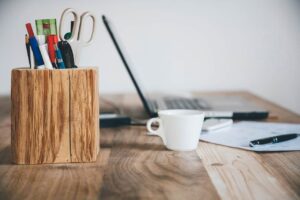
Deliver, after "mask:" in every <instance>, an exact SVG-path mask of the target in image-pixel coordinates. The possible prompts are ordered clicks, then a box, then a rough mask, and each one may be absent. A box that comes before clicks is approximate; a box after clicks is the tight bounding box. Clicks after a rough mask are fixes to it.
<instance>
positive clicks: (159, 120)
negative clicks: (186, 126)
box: [147, 117, 166, 145]
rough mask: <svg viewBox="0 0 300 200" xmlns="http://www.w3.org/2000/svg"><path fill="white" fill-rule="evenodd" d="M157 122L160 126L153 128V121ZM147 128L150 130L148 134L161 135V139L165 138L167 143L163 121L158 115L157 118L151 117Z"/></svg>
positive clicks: (164, 141)
mask: <svg viewBox="0 0 300 200" xmlns="http://www.w3.org/2000/svg"><path fill="white" fill-rule="evenodd" d="M155 122H157V123H158V128H157V130H153V129H152V127H151V125H152V124H153V123H155ZM147 130H148V133H147V134H148V135H157V136H159V137H161V139H162V140H163V143H164V144H165V145H166V140H165V136H164V134H163V132H162V131H161V130H162V123H161V119H159V118H158V117H156V118H151V119H149V120H148V121H147Z"/></svg>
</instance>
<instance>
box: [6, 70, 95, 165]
mask: <svg viewBox="0 0 300 200" xmlns="http://www.w3.org/2000/svg"><path fill="white" fill-rule="evenodd" d="M73 79H74V80H73ZM71 83H73V84H71ZM75 83H76V84H75ZM11 85H12V89H11V100H12V115H11V117H12V126H11V130H12V132H11V134H12V140H11V145H12V155H13V156H12V158H13V161H14V162H15V163H17V164H42V163H61V162H91V161H95V160H96V156H97V153H98V151H99V149H98V146H99V145H98V144H99V127H98V110H99V102H98V83H97V70H96V69H72V70H28V69H27V70H26V69H15V70H13V71H12V83H11ZM72 85H73V87H72ZM72 98H74V99H72ZM78 107H79V108H80V109H78ZM78 149H79V150H78ZM73 152H80V153H79V154H76V153H74V154H72V153H73ZM72 155H73V156H72Z"/></svg>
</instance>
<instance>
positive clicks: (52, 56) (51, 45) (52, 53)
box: [47, 35, 57, 68]
mask: <svg viewBox="0 0 300 200" xmlns="http://www.w3.org/2000/svg"><path fill="white" fill-rule="evenodd" d="M47 41H48V52H49V57H50V62H51V64H52V66H53V68H57V66H56V63H55V59H56V57H55V49H54V45H55V43H54V35H48V37H47Z"/></svg>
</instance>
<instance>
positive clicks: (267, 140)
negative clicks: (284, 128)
mask: <svg viewBox="0 0 300 200" xmlns="http://www.w3.org/2000/svg"><path fill="white" fill-rule="evenodd" d="M298 136H299V134H297V133H290V134H285V135H276V136H273V137H267V138H261V139H258V140H253V141H250V143H249V146H250V147H254V146H255V145H264V144H274V143H278V142H284V141H287V140H292V139H295V138H297V137H298Z"/></svg>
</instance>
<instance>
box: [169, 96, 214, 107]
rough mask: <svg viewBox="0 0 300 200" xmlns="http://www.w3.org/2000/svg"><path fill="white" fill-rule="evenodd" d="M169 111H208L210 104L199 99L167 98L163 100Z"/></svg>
mask: <svg viewBox="0 0 300 200" xmlns="http://www.w3.org/2000/svg"><path fill="white" fill-rule="evenodd" d="M163 101H164V103H165V105H166V107H167V109H196V110H204V109H208V108H209V106H208V104H207V103H206V102H205V101H203V100H199V99H188V98H165V99H163Z"/></svg>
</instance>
